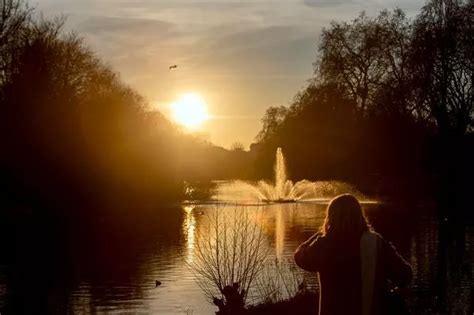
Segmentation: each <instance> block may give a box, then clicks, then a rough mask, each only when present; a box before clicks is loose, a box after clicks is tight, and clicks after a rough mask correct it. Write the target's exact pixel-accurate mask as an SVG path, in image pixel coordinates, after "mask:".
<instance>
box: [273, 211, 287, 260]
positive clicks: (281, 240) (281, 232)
mask: <svg viewBox="0 0 474 315" xmlns="http://www.w3.org/2000/svg"><path fill="white" fill-rule="evenodd" d="M283 216H284V214H283V207H281V206H277V211H276V214H275V253H276V257H277V259H278V260H279V261H282V259H283V247H284V244H285V218H284V217H283Z"/></svg>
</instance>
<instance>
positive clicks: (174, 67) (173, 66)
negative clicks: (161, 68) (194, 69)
mask: <svg viewBox="0 0 474 315" xmlns="http://www.w3.org/2000/svg"><path fill="white" fill-rule="evenodd" d="M176 68H178V65H172V66H170V70H171V69H176Z"/></svg>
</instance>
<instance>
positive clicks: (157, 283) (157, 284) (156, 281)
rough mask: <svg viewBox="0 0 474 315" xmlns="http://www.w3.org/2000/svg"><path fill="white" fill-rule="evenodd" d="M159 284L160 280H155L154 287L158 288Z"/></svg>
mask: <svg viewBox="0 0 474 315" xmlns="http://www.w3.org/2000/svg"><path fill="white" fill-rule="evenodd" d="M160 285H161V281H158V280H155V288H158V287H159V286H160Z"/></svg>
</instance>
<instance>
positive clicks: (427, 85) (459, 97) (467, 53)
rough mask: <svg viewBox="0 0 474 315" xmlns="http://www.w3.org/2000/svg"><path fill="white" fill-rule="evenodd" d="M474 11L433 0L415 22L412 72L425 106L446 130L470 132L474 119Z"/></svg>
mask: <svg viewBox="0 0 474 315" xmlns="http://www.w3.org/2000/svg"><path fill="white" fill-rule="evenodd" d="M473 34H474V10H473V5H472V3H471V4H465V3H464V2H463V1H457V0H433V1H430V2H429V3H428V4H427V5H426V6H425V7H423V9H422V12H421V13H420V15H419V16H418V17H417V19H416V21H415V34H414V39H413V43H412V47H413V52H412V60H411V62H412V70H413V73H414V75H415V78H416V79H415V80H414V81H413V82H414V83H415V92H416V96H417V100H418V104H419V106H420V108H422V109H423V110H424V111H426V112H428V113H429V115H430V118H431V119H432V120H433V121H434V122H436V125H437V126H438V130H439V132H440V133H444V134H445V133H454V134H461V135H462V134H464V133H466V132H467V131H468V129H470V128H472V126H473V121H474V117H473V116H474V88H473V85H472V81H473V78H474V68H473V63H474V60H473V55H472V54H473V53H472V51H473V50H474V35H473Z"/></svg>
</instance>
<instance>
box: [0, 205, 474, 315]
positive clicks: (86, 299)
mask: <svg viewBox="0 0 474 315" xmlns="http://www.w3.org/2000/svg"><path fill="white" fill-rule="evenodd" d="M216 207H217V206H216V205H212V204H210V205H209V204H207V205H206V204H203V205H199V204H197V205H185V206H180V207H174V208H172V209H166V211H157V213H156V217H150V218H149V220H147V221H146V222H145V223H141V224H137V225H136V226H134V227H133V228H132V229H130V230H127V231H124V233H123V234H124V235H121V233H120V231H118V232H117V231H115V232H113V233H112V232H110V233H103V234H101V235H100V237H97V235H96V234H94V233H92V232H90V231H88V230H87V228H85V229H84V230H83V231H81V232H80V233H78V232H75V233H74V236H69V237H68V238H67V239H68V241H67V246H64V247H63V248H67V249H66V250H64V251H65V252H64V253H59V254H58V253H56V252H54V251H53V250H51V251H50V250H46V249H41V250H38V249H37V248H35V247H37V246H38V244H36V243H34V241H32V240H31V239H30V238H25V239H22V238H21V237H20V238H19V239H20V240H19V241H18V243H17V244H16V245H15V246H17V247H18V248H17V249H16V250H18V251H25V253H19V254H18V255H15V257H16V258H14V259H16V261H13V263H12V262H10V263H8V262H7V263H3V264H2V265H0V310H1V309H2V308H3V309H4V310H5V311H7V310H9V309H13V307H15V309H16V310H18V309H20V310H23V311H25V312H28V311H29V310H32V309H33V310H34V309H36V308H35V307H37V310H38V312H44V313H50V314H55V313H56V314H64V313H77V314H82V313H107V314H120V313H126V314H133V313H137V314H151V313H153V314H194V315H199V314H214V312H215V311H216V307H215V306H214V305H212V304H211V303H209V301H208V300H207V299H206V297H205V296H204V294H203V291H202V290H201V288H200V287H199V286H198V285H197V283H196V281H195V278H194V275H193V273H192V271H191V270H190V268H189V266H188V265H189V263H192V260H193V257H194V256H193V255H194V251H195V249H196V244H197V242H199V237H200V236H201V235H204V234H205V233H206V232H207V231H206V227H207V224H206V223H207V220H208V219H209V217H208V214H209V213H210V212H211V211H216ZM224 207H227V208H237V209H238V211H247V212H249V213H252V214H255V213H258V216H259V219H258V220H259V221H258V222H259V224H260V227H261V229H262V231H263V234H264V238H265V242H266V244H267V246H268V247H269V248H270V256H269V258H268V260H269V261H272V260H274V258H275V257H278V259H279V260H280V261H288V260H289V261H291V259H292V255H293V252H294V250H295V249H296V247H297V246H298V244H299V243H301V242H302V241H304V240H305V239H306V238H307V237H309V236H310V235H311V234H312V233H314V232H315V231H316V230H317V229H318V228H319V227H320V225H321V223H322V220H323V219H324V215H325V207H326V204H325V203H322V202H302V203H287V204H273V205H247V206H243V205H219V208H217V211H219V209H223V208H224ZM364 208H365V210H366V212H367V214H368V217H369V219H370V221H371V223H372V224H373V226H374V227H375V229H376V230H377V231H379V232H380V233H381V234H383V235H384V237H385V238H386V239H388V240H390V241H392V242H393V243H394V244H395V245H396V247H397V248H398V249H399V251H400V253H401V254H402V255H403V256H404V257H405V258H406V259H407V260H408V261H409V262H410V263H411V264H412V266H413V270H414V280H413V287H412V288H413V290H412V291H413V292H412V294H411V297H410V304H412V308H413V311H414V314H423V313H425V314H433V313H435V311H433V310H432V309H434V308H437V309H442V308H444V309H445V312H446V313H448V312H449V313H451V314H471V313H470V312H472V297H473V293H474V292H473V288H472V287H473V285H472V283H473V281H472V274H473V259H472V258H473V257H472V255H473V248H472V246H474V231H473V228H472V227H466V226H462V227H461V228H459V226H456V228H455V229H452V228H450V227H449V226H451V225H450V224H448V223H450V222H448V221H444V220H441V221H439V220H438V219H436V217H435V216H434V215H433V210H432V209H430V208H431V207H429V206H426V205H425V206H414V205H412V206H409V207H406V206H405V207H401V206H394V205H389V204H384V203H369V204H364ZM440 222H441V223H440ZM444 222H445V223H444ZM102 224H104V225H105V224H107V222H103V223H102ZM440 224H441V225H440ZM78 230H79V231H80V229H78ZM18 233H21V231H20V232H18ZM42 246H43V247H44V248H46V247H47V245H45V244H42ZM307 276H308V279H314V275H307ZM155 280H159V281H161V283H162V284H161V286H158V287H156V285H155ZM315 302H316V301H315ZM20 305H22V306H20ZM27 305H29V306H27ZM2 314H3V313H2Z"/></svg>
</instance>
